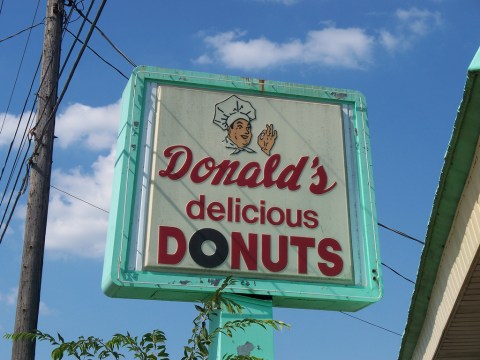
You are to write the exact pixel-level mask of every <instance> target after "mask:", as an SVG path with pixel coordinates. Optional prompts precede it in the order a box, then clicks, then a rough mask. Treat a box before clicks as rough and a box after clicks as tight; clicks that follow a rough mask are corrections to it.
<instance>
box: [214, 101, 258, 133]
mask: <svg viewBox="0 0 480 360" xmlns="http://www.w3.org/2000/svg"><path fill="white" fill-rule="evenodd" d="M256 117H257V115H256V111H255V109H254V108H253V106H252V104H250V103H249V102H248V101H245V100H242V99H240V98H239V97H237V96H236V95H232V96H230V97H229V98H228V99H227V100H224V101H222V102H220V103H218V104H216V105H215V116H214V118H213V123H214V124H216V125H218V126H220V127H221V128H222V129H223V130H227V128H228V127H229V126H230V125H232V124H233V123H234V122H235V120H238V119H244V120H247V121H248V122H250V121H252V120H255V119H256Z"/></svg>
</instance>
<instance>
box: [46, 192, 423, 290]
mask: <svg viewBox="0 0 480 360" xmlns="http://www.w3.org/2000/svg"><path fill="white" fill-rule="evenodd" d="M50 186H51V187H52V188H54V189H55V190H57V191H59V192H61V193H63V194H65V195H68V196H70V197H72V198H74V199H76V200H78V201H81V202H83V203H85V204H87V205H90V206H92V207H94V208H96V209H98V210H101V211H103V212H105V213H107V214H108V213H109V211H108V210H105V209H103V208H101V207H100V206H97V205H95V204H92V203H91V202H88V201H86V200H84V199H82V198H80V197H78V196H75V195H73V194H71V193H69V192H67V191H65V190H62V189H59V188H58V187H55V186H53V185H50ZM382 265H383V266H385V267H386V268H387V269H389V270H390V271H392V272H393V273H395V274H396V275H398V276H400V277H401V278H402V279H404V280H406V281H408V282H410V283H412V284H415V282H414V281H413V280H410V279H409V278H407V277H406V276H404V275H402V274H401V273H399V272H398V271H397V270H395V269H393V268H392V267H391V266H389V265H387V264H385V263H384V262H382Z"/></svg>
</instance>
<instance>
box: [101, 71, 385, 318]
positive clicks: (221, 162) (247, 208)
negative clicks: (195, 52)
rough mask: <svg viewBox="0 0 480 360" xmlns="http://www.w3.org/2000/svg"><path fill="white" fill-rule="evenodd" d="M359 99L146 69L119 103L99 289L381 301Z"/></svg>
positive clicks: (343, 303)
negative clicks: (222, 289) (226, 284)
mask: <svg viewBox="0 0 480 360" xmlns="http://www.w3.org/2000/svg"><path fill="white" fill-rule="evenodd" d="M367 125H368V122H367V114H366V103H365V100H364V98H363V96H362V95H361V94H360V93H358V92H355V91H349V90H339V89H330V88H320V87H313V86H305V85H297V84H287V83H280V82H272V81H264V80H257V79H251V78H239V77H231V76H220V75H212V74H203V73H193V72H186V71H178V70H167V69H160V68H153V67H139V68H137V69H135V70H134V72H133V74H132V76H131V78H130V81H129V83H128V85H127V87H126V89H125V91H124V95H123V98H122V118H121V125H120V131H119V137H118V146H117V159H116V165H115V179H114V185H113V193H112V208H111V211H110V223H109V232H108V239H107V249H106V255H105V264H104V275H103V289H104V291H105V293H106V294H107V295H110V296H115V297H130V298H148V299H167V300H183V301H190V300H192V301H193V300H198V299H201V298H202V296H205V295H207V294H208V293H210V292H212V291H214V290H215V289H216V287H217V286H218V284H219V283H220V282H221V280H222V279H223V278H225V277H226V276H228V275H233V276H234V277H235V278H236V279H237V280H238V281H237V283H236V284H235V285H234V286H233V287H230V288H229V291H232V292H235V293H238V294H252V295H262V296H268V297H271V299H272V303H273V305H274V306H285V307H299V308H317V309H333V310H357V309H360V308H362V307H364V306H367V305H368V304H370V303H372V302H374V301H377V300H379V299H380V298H381V295H382V283H381V273H380V258H379V249H378V235H377V227H376V224H377V220H376V211H375V196H374V185H373V180H372V167H371V158H370V152H369V151H370V145H369V134H368V127H367Z"/></svg>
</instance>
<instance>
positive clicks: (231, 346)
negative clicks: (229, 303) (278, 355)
mask: <svg viewBox="0 0 480 360" xmlns="http://www.w3.org/2000/svg"><path fill="white" fill-rule="evenodd" d="M224 296H225V297H228V298H229V299H231V300H233V301H235V302H236V303H237V304H239V305H240V306H242V308H243V310H242V313H241V314H231V313H229V312H228V311H227V310H226V309H222V310H221V311H219V312H218V313H217V315H216V316H213V317H212V319H211V320H210V324H209V331H210V332H212V331H214V330H215V329H217V328H219V327H222V326H223V325H224V324H225V323H226V322H227V321H235V320H242V319H259V320H272V319H273V317H272V312H273V311H272V301H271V300H261V299H256V298H252V297H248V296H241V295H234V294H225V295H224ZM273 333H274V330H273V328H272V327H269V326H267V327H266V328H263V327H262V326H259V325H255V324H254V325H251V326H250V327H248V328H247V329H245V331H243V330H241V329H239V330H237V331H235V332H234V333H233V337H228V336H227V335H225V334H222V333H219V334H218V335H217V336H216V338H215V341H214V342H213V343H212V345H211V346H210V349H209V350H210V351H209V354H210V355H209V357H208V360H220V359H223V357H224V356H225V355H251V356H255V357H257V358H261V359H264V360H273V359H274V355H273V353H274V352H273V350H274V349H273Z"/></svg>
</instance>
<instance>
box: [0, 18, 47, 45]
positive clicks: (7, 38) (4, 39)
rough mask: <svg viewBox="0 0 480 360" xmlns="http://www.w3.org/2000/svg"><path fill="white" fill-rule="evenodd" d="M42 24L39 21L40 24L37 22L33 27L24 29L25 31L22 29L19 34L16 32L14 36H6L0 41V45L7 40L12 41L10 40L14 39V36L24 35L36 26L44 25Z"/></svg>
mask: <svg viewBox="0 0 480 360" xmlns="http://www.w3.org/2000/svg"><path fill="white" fill-rule="evenodd" d="M44 24H45V22H43V21H41V22H39V23H38V24H35V25H32V26H29V27H27V28H25V29H22V30H20V31H19V32H16V33H15V34H12V35H10V36H7V37H6V38H3V39H0V43H2V42H4V41H7V40H9V39H12V38H14V37H16V36H18V35H20V34H22V33H24V32H25V31H28V30H32V29H34V28H36V27H37V26H40V25H44Z"/></svg>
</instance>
